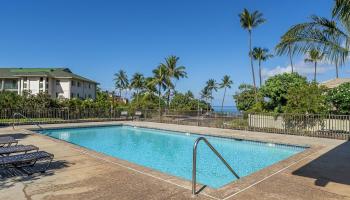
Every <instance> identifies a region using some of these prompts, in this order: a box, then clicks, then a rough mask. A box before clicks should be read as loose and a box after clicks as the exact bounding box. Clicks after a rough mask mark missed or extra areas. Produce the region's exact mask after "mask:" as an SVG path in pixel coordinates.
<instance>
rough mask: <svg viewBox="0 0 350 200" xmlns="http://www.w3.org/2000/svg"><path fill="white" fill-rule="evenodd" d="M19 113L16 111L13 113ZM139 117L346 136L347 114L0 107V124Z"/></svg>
mask: <svg viewBox="0 0 350 200" xmlns="http://www.w3.org/2000/svg"><path fill="white" fill-rule="evenodd" d="M16 113H19V114H16ZM115 120H140V121H149V122H158V123H169V124H180V125H192V126H203V127H216V128H225V129H235V130H246V131H258V132H269V133H279V134H290V135H303V136H311V137H323V138H334V139H343V140H349V139H350V115H317V114H309V115H305V114H279V115H276V114H268V113H215V112H207V111H176V110H162V111H161V112H159V110H142V111H135V110H131V109H119V108H118V109H83V110H70V109H45V110H1V111H0V126H11V125H13V124H14V125H18V124H33V123H38V124H50V123H71V122H88V121H115Z"/></svg>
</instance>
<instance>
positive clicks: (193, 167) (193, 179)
mask: <svg viewBox="0 0 350 200" xmlns="http://www.w3.org/2000/svg"><path fill="white" fill-rule="evenodd" d="M201 140H203V141H204V142H205V144H207V145H208V147H210V149H211V150H212V151H213V152H214V153H215V155H216V156H217V157H219V158H220V160H221V161H222V162H223V163H224V164H225V166H226V167H227V168H228V169H229V170H230V172H231V173H232V174H233V175H234V176H235V177H236V178H237V179H240V177H239V176H238V174H237V173H236V172H235V171H234V170H233V169H232V167H231V166H230V165H229V164H228V163H227V162H226V160H225V159H224V158H223V157H222V156H221V154H220V153H219V152H218V151H217V150H216V149H215V148H214V147H213V145H211V144H210V143H209V141H208V140H207V139H206V138H205V137H199V138H198V139H197V140H196V141H195V142H194V145H193V165H192V195H193V196H195V195H196V185H197V181H196V179H197V177H196V172H197V146H198V143H199V142H200V141H201Z"/></svg>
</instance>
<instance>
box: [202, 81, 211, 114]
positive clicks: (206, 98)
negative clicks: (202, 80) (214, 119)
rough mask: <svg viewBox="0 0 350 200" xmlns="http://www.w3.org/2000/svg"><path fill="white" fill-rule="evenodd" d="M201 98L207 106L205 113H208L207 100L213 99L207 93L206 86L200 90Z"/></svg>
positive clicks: (209, 93)
mask: <svg viewBox="0 0 350 200" xmlns="http://www.w3.org/2000/svg"><path fill="white" fill-rule="evenodd" d="M200 95H201V98H202V99H204V101H205V102H206V104H207V112H209V105H210V103H209V100H211V99H213V96H212V93H211V92H210V91H209V88H208V87H207V86H205V87H204V88H203V89H202V90H201V93H200Z"/></svg>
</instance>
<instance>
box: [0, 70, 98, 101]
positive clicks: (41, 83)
mask: <svg viewBox="0 0 350 200" xmlns="http://www.w3.org/2000/svg"><path fill="white" fill-rule="evenodd" d="M97 84H98V83H97V82H95V81H92V80H89V79H87V78H84V77H82V76H79V75H76V74H74V73H72V71H71V70H70V69H68V68H0V91H12V92H17V93H18V94H19V95H22V94H23V92H24V91H28V92H30V93H31V94H38V93H40V92H47V93H48V94H49V95H51V97H52V98H67V99H70V98H81V99H87V98H91V99H95V98H96V85H97Z"/></svg>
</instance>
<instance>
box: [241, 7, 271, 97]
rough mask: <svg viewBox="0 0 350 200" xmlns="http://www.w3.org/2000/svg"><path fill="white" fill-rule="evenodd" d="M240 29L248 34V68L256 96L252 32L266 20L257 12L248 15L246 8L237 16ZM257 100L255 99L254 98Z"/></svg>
mask: <svg viewBox="0 0 350 200" xmlns="http://www.w3.org/2000/svg"><path fill="white" fill-rule="evenodd" d="M239 18H240V22H241V27H242V28H243V29H246V30H248V33H249V57H250V66H251V70H252V77H253V85H254V88H255V95H257V90H256V82H255V72H254V65H253V57H252V31H253V29H254V28H256V27H257V26H259V25H260V24H263V23H264V22H265V21H266V20H265V19H264V18H263V14H262V13H260V12H259V11H257V10H256V11H254V12H252V13H250V12H249V11H248V10H247V9H246V8H245V9H244V10H243V12H242V13H240V14H239ZM256 100H257V98H256Z"/></svg>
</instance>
